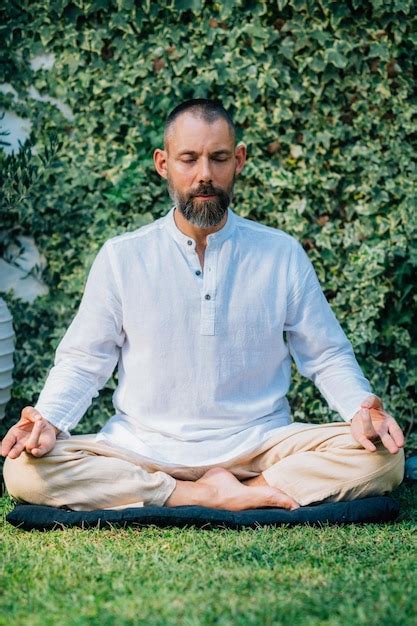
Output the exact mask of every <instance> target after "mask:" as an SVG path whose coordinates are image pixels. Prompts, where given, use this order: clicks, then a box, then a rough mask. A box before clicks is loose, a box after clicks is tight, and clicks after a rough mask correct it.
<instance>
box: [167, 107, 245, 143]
mask: <svg viewBox="0 0 417 626" xmlns="http://www.w3.org/2000/svg"><path fill="white" fill-rule="evenodd" d="M167 144H168V145H167V148H168V147H169V150H170V151H173V152H182V151H183V150H189V151H190V152H191V151H192V152H214V151H216V150H220V149H225V150H226V149H227V150H232V149H233V145H234V141H233V136H232V132H231V130H230V127H229V125H228V123H227V122H226V120H225V119H223V118H222V117H219V118H217V119H215V120H214V121H212V122H207V121H206V120H205V119H204V118H202V117H200V116H198V115H196V114H192V113H188V112H185V113H183V114H182V115H180V116H179V117H177V119H176V120H175V121H174V123H173V124H172V125H171V127H170V128H169V130H168V135H167Z"/></svg>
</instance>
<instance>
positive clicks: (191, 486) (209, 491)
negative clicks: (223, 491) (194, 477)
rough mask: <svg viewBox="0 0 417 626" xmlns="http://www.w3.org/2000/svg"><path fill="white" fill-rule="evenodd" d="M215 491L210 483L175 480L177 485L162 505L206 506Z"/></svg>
mask: <svg viewBox="0 0 417 626" xmlns="http://www.w3.org/2000/svg"><path fill="white" fill-rule="evenodd" d="M215 491H216V490H215V488H214V487H213V486H212V485H207V484H205V483H200V482H198V481H196V482H193V481H190V480H177V485H176V487H175V489H174V491H173V492H172V493H171V495H170V496H169V498H168V499H167V500H166V501H165V504H164V506H168V507H171V506H187V505H188V506H207V505H208V503H209V502H210V501H212V500H213V498H214V496H215V493H214V492H215Z"/></svg>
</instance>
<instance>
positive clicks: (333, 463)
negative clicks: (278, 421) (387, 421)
mask: <svg viewBox="0 0 417 626" xmlns="http://www.w3.org/2000/svg"><path fill="white" fill-rule="evenodd" d="M292 426H293V427H292V428H289V429H288V428H287V429H286V432H285V435H283V437H282V439H279V437H278V438H275V439H274V441H273V442H272V444H271V446H270V447H269V448H268V449H267V450H265V451H263V452H261V453H260V454H258V455H256V456H254V457H253V458H252V459H250V460H248V461H246V462H245V463H244V464H243V465H240V466H235V467H233V468H229V469H231V471H233V473H234V474H235V475H237V476H238V477H239V476H240V475H241V474H242V475H243V476H245V477H247V475H248V471H249V472H252V473H253V474H252V475H258V474H262V475H263V477H264V479H265V480H266V482H267V483H268V484H269V485H271V486H273V487H278V488H279V489H282V491H284V492H286V493H287V494H288V495H290V496H291V497H293V498H294V499H295V500H296V501H297V502H298V503H299V504H301V505H302V506H306V505H308V504H312V503H316V502H323V501H328V502H337V501H340V500H353V499H355V498H363V497H366V496H373V495H383V494H387V493H390V492H391V491H392V490H393V489H395V487H397V486H398V485H399V484H400V483H401V482H402V480H403V478H404V450H403V449H401V448H400V450H399V452H398V453H397V454H391V453H390V452H389V451H388V450H387V449H386V448H385V447H384V446H383V444H382V442H381V441H380V440H379V439H378V440H376V441H375V442H374V443H375V445H376V448H377V450H376V451H375V452H369V451H368V450H365V448H363V447H362V446H361V444H359V443H358V442H357V441H356V440H355V439H354V438H353V437H352V435H351V432H350V424H349V423H347V422H334V423H331V424H302V423H301V422H294V424H293V425H292Z"/></svg>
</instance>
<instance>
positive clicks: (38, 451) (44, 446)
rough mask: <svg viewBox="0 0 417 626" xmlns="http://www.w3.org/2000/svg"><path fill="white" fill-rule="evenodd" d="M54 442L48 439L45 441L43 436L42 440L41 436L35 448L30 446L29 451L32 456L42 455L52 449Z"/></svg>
mask: <svg viewBox="0 0 417 626" xmlns="http://www.w3.org/2000/svg"><path fill="white" fill-rule="evenodd" d="M54 445H55V442H54V441H52V440H50V439H48V440H47V441H45V438H43V441H42V437H41V439H40V443H39V445H38V446H37V447H36V448H32V450H31V451H30V453H31V454H32V455H33V456H37V457H39V456H44V455H45V454H47V453H48V452H50V451H51V450H52V448H53V447H54Z"/></svg>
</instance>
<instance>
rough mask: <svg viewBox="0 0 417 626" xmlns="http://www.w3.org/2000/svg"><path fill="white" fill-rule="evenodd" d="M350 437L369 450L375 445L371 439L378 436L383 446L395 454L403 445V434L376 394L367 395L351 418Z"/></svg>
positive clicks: (373, 450) (372, 449) (372, 450)
mask: <svg viewBox="0 0 417 626" xmlns="http://www.w3.org/2000/svg"><path fill="white" fill-rule="evenodd" d="M351 433H352V437H353V438H354V439H356V441H358V442H359V443H360V444H362V446H363V447H364V448H366V449H367V450H369V451H370V452H375V450H376V446H375V444H374V443H372V439H377V438H380V439H381V441H382V443H383V444H384V446H385V448H386V449H387V450H389V452H391V453H392V454H396V453H397V452H398V451H399V450H400V448H402V447H403V446H404V435H403V432H402V430H401V428H400V427H399V425H398V423H397V422H396V420H395V419H394V418H393V417H392V415H390V414H389V413H387V412H386V411H385V410H384V408H383V406H382V402H381V400H380V399H379V398H377V397H376V396H369V398H366V400H365V401H364V402H362V404H361V408H360V409H359V411H357V413H355V415H354V416H353V418H352V420H351Z"/></svg>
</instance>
